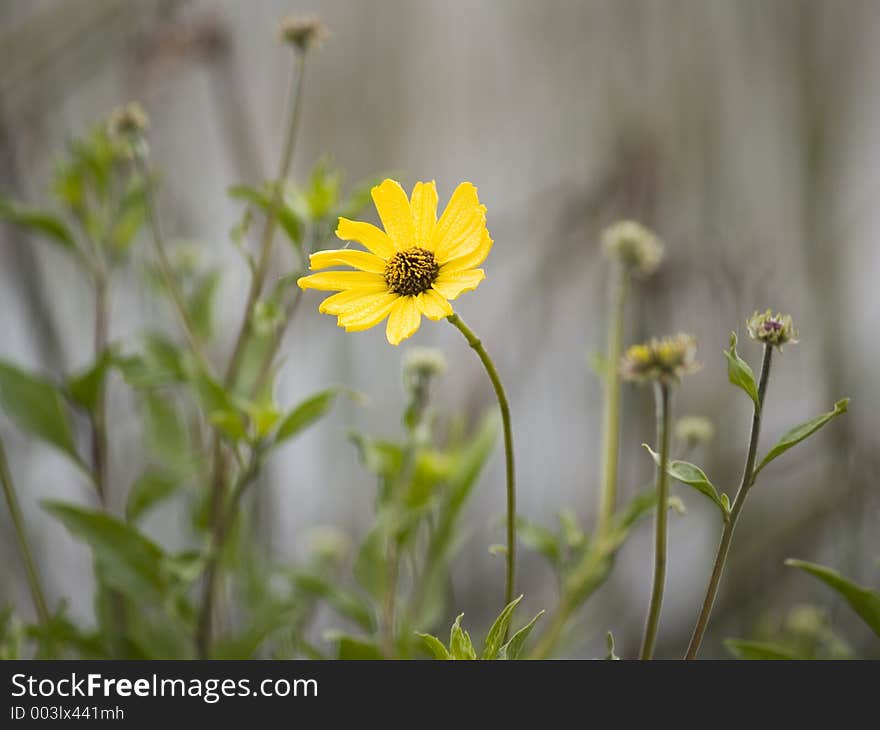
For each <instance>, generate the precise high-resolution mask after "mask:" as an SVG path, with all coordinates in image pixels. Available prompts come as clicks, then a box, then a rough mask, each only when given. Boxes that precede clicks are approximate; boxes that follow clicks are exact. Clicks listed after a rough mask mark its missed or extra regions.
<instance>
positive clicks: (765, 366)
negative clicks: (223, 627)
mask: <svg viewBox="0 0 880 730" xmlns="http://www.w3.org/2000/svg"><path fill="white" fill-rule="evenodd" d="M772 354H773V345H772V344H769V343H768V344H765V345H764V359H763V362H762V363H761V375H760V377H759V379H758V402H757V403H755V407H754V413H753V415H752V431H751V435H750V436H749V450H748V453H747V454H746V465H745V468H744V469H743V474H742V480H741V481H740V485H739V490H738V491H737V493H736V497H735V498H734V500H733V505H732V506H731V508H730V516H729V517H728V519H727V520H726V521H725V523H724V529H723V530H722V532H721V541H720V542H719V544H718V552H717V553H716V555H715V564H714V565H713V566H712V574H711V576H710V577H709V586H708V588H707V589H706V597H705V599H703V605H702V607H701V608H700V615H699V616H698V617H697V623H696V625H695V626H694V633H693V635H692V636H691V641H690V643H689V644H688V648H687V653H686V654H685V659H696V658H697V652H699V650H700V644H701V643H702V641H703V635H704V634H705V633H706V627H707V626H708V625H709V617H710V616H711V615H712V606H713V605H714V604H715V597H716V595H717V594H718V586H719V584H720V583H721V575H722V574H723V573H724V564H725V562H726V561H727V554H728V553H729V552H730V543H731V541H732V540H733V531H734V530H735V529H736V522H737V520H738V519H739V515H740V512H742V508H743V505H744V504H745V501H746V495H747V494H748V492H749V489H751V487H752V485H753V484H754V483H755V459H756V457H757V455H758V437H759V436H760V433H761V415H762V411H763V410H764V397H765V395H766V394H767V383H768V381H769V380H770V362H771V356H772Z"/></svg>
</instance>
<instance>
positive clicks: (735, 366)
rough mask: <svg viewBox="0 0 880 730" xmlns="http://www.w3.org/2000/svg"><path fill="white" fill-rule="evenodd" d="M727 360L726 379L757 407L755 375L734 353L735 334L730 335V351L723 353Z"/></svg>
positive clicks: (735, 352)
mask: <svg viewBox="0 0 880 730" xmlns="http://www.w3.org/2000/svg"><path fill="white" fill-rule="evenodd" d="M724 357H726V358H727V379H728V380H730V382H731V383H733V384H734V385H735V386H737V387H738V388H742V389H743V390H744V391H745V392H746V394H747V395H748V396H749V398H751V399H752V402H753V403H754V404H755V405H756V406H757V405H758V386H757V385H755V373H754V372H752V369H751V368H750V367H749V364H748V363H747V362H746V361H745V360H743V359H742V358H741V357H740V356H739V354H737V351H736V332H731V333H730V349H729V350H725V351H724Z"/></svg>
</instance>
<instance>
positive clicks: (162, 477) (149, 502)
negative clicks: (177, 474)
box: [125, 468, 181, 522]
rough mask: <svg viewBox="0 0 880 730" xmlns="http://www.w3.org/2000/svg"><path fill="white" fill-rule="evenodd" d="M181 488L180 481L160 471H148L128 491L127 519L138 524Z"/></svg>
mask: <svg viewBox="0 0 880 730" xmlns="http://www.w3.org/2000/svg"><path fill="white" fill-rule="evenodd" d="M180 486H181V482H180V480H179V479H175V478H174V477H172V476H170V475H169V474H165V473H163V472H162V471H160V470H158V469H153V468H151V469H147V470H146V471H145V472H144V473H143V474H141V476H140V477H138V479H137V480H136V481H135V482H134V484H132V485H131V489H129V490H128V499H127V500H126V504H125V519H126V520H128V521H129V522H137V521H138V520H139V519H140V518H141V517H143V515H145V514H146V513H147V512H149V511H150V510H151V509H153V507H155V506H156V505H158V504H159V503H160V502H162V501H163V500H165V499H167V498H168V497H170V496H171V495H172V494H174V492H176V491H177V489H178V488H179V487H180Z"/></svg>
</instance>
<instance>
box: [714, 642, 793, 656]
mask: <svg viewBox="0 0 880 730" xmlns="http://www.w3.org/2000/svg"><path fill="white" fill-rule="evenodd" d="M724 645H725V646H726V647H727V648H728V650H730V653H731V654H733V655H734V656H735V657H736V658H737V659H752V660H755V659H758V660H770V661H791V660H793V659H801V657H799V656H798V655H797V654H795V653H794V652H792V651H791V650H790V649H787V648H786V647H784V646H780V645H779V644H771V643H770V642H767V641H749V640H747V639H727V641H725V642H724Z"/></svg>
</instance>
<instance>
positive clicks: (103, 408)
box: [91, 267, 109, 509]
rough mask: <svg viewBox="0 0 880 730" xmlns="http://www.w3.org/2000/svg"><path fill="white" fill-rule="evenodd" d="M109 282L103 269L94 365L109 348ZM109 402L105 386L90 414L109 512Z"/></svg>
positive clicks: (101, 492)
mask: <svg viewBox="0 0 880 730" xmlns="http://www.w3.org/2000/svg"><path fill="white" fill-rule="evenodd" d="M108 286H109V281H108V277H107V273H106V271H105V270H104V269H103V267H101V268H99V269H98V270H97V272H96V273H95V339H94V351H95V362H98V359H99V358H100V357H102V356H103V353H104V350H105V349H106V347H107V337H108V331H109V315H108V308H107V290H108ZM106 401H107V398H106V392H105V387H104V385H103V384H102V385H101V387H100V389H99V392H98V397H97V400H96V403H95V410H94V413H92V414H91V426H92V470H93V472H94V477H93V478H94V481H95V488H96V490H97V492H98V498H99V499H100V500H101V504H102V505H103V506H104V508H105V509H106V506H107V452H108V445H107V402H106Z"/></svg>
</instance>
